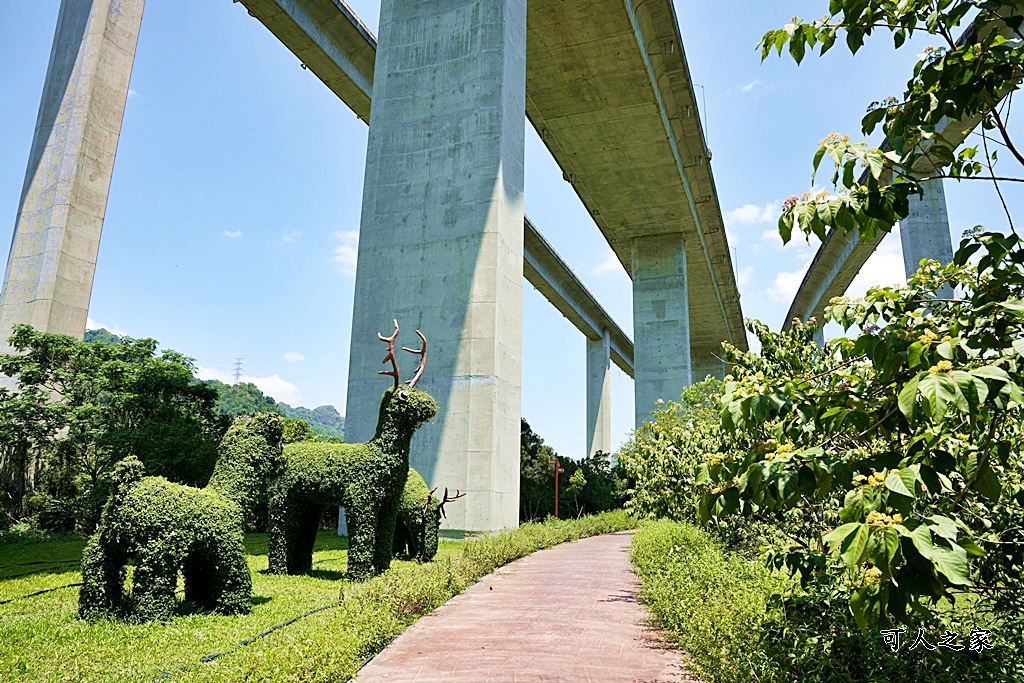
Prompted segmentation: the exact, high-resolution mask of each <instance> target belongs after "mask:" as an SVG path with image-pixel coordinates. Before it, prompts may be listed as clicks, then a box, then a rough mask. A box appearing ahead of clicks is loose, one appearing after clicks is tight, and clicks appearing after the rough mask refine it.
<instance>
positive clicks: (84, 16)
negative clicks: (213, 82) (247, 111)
mask: <svg viewBox="0 0 1024 683" xmlns="http://www.w3.org/2000/svg"><path fill="white" fill-rule="evenodd" d="M144 4H145V0H63V1H62V2H61V6H60V13H59V15H58V17H57V30H56V32H55V33H54V37H53V47H52V49H51V50H50V65H49V68H48V69H47V72H46V83H45V85H44V86H43V96H42V102H41V104H40V105H39V117H38V119H37V121H36V130H35V135H34V137H33V139H32V148H31V151H30V152H29V160H28V170H27V171H26V173H25V184H24V187H23V189H22V192H21V203H20V205H19V207H18V218H17V222H16V223H15V226H14V239H13V242H12V245H11V253H10V256H9V257H8V260H7V271H6V275H5V276H4V285H3V291H2V293H0V353H5V352H7V351H9V347H8V346H7V338H8V337H9V336H10V335H11V330H12V328H13V326H14V325H16V324H18V323H28V324H31V325H32V326H33V327H35V328H36V329H37V330H41V331H44V332H58V333H61V334H69V335H73V336H76V337H78V338H79V339H81V337H82V335H83V334H85V324H86V317H87V316H88V313H89V298H90V296H91V295H92V282H93V275H94V273H95V270H96V255H97V252H98V251H99V246H100V232H101V230H102V228H103V215H104V212H105V211H106V206H107V192H108V190H109V188H110V178H111V174H112V172H113V169H114V155H115V154H116V152H117V142H118V138H119V137H120V133H121V119H122V117H123V116H124V107H125V102H126V100H127V98H128V81H129V79H130V78H131V73H132V64H133V63H134V61H135V45H136V42H137V41H138V37H139V26H140V24H141V22H142V10H143V6H144Z"/></svg>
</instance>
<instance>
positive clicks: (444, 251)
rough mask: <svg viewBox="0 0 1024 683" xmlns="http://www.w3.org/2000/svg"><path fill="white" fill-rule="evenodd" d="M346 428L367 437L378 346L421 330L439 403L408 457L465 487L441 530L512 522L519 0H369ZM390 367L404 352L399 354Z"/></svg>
mask: <svg viewBox="0 0 1024 683" xmlns="http://www.w3.org/2000/svg"><path fill="white" fill-rule="evenodd" d="M372 107H373V108H372V115H371V117H370V132H369V140H368V143H367V153H366V176H365V184H364V189H363V206H362V217H361V222H360V235H359V258H358V264H357V270H356V282H355V305H354V311H353V316H352V346H351V352H350V362H349V379H348V400H347V411H346V412H347V416H346V422H345V430H346V435H345V436H346V440H351V441H353V442H356V441H363V440H366V439H369V438H370V437H372V436H373V431H374V426H375V425H376V422H377V409H378V405H379V403H380V396H381V393H382V392H383V391H384V389H385V388H386V387H387V386H388V382H390V381H391V380H390V378H381V377H377V371H378V370H380V369H381V359H382V358H383V357H384V353H385V346H384V344H382V343H381V342H379V341H378V340H377V337H376V334H377V331H378V330H379V331H381V332H384V333H385V334H386V335H387V334H390V333H391V331H392V324H391V320H392V318H397V319H398V321H399V324H400V325H401V326H402V332H401V335H400V337H399V341H400V342H401V343H403V344H405V345H406V346H410V347H414V348H415V347H418V346H419V340H418V339H417V338H416V336H415V334H414V330H416V329H417V328H419V329H420V330H422V331H423V333H424V334H425V335H426V336H427V339H428V340H429V347H428V349H429V350H428V355H427V365H426V373H425V374H424V375H423V380H422V381H421V382H420V386H421V387H423V388H424V389H426V390H427V391H429V392H430V393H431V394H432V395H433V396H434V397H435V398H436V399H437V402H438V405H439V407H440V412H439V414H438V416H437V417H436V418H434V419H433V420H432V421H431V422H430V423H428V424H426V425H424V426H423V427H422V428H421V429H420V431H419V432H417V434H416V436H415V438H414V440H413V444H412V453H411V464H412V466H413V467H415V468H416V469H417V470H418V471H419V472H420V473H421V474H422V475H423V477H424V478H425V479H426V480H427V483H428V484H429V485H430V486H431V487H433V486H439V487H441V488H442V489H443V488H444V487H448V488H449V489H451V490H452V491H454V490H455V489H460V490H462V491H468V493H469V495H468V496H467V497H466V498H465V499H464V500H463V501H460V504H459V505H455V506H450V509H449V510H448V519H447V528H450V529H454V530H459V531H468V532H477V531H494V530H498V529H502V528H509V527H515V526H517V525H518V520H519V431H520V429H519V420H520V415H521V405H520V403H521V400H520V397H521V383H522V369H521V363H522V360H521V356H522V287H523V156H524V140H525V122H524V117H523V111H525V108H526V0H444V1H439V0H419V1H417V2H410V1H409V0H384V1H383V3H382V4H381V14H380V38H379V40H378V43H377V56H376V65H375V68H374V80H373V105H372ZM398 355H399V356H400V358H399V363H400V365H401V368H402V372H403V379H405V378H407V377H409V376H411V374H412V370H413V367H414V366H415V359H414V358H412V357H410V355H409V354H406V353H402V352H401V351H399V352H398Z"/></svg>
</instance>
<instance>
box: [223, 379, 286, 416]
mask: <svg viewBox="0 0 1024 683" xmlns="http://www.w3.org/2000/svg"><path fill="white" fill-rule="evenodd" d="M203 383H204V384H206V385H207V386H209V387H211V388H213V389H214V390H215V391H216V392H217V410H218V411H219V412H220V413H221V414H222V415H228V416H231V417H238V416H239V415H258V414H260V413H277V414H278V415H284V411H282V410H281V408H280V407H279V405H278V403H277V401H275V400H274V399H273V398H272V397H270V396H267V395H266V394H264V393H263V392H262V391H260V389H259V387H257V386H256V385H255V384H252V383H251V382H239V383H238V384H225V383H224V382H220V381H218V380H215V379H209V380H204V382H203Z"/></svg>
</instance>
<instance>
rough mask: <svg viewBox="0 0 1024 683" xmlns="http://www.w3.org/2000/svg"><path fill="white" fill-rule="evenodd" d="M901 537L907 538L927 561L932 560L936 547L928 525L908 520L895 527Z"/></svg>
mask: <svg viewBox="0 0 1024 683" xmlns="http://www.w3.org/2000/svg"><path fill="white" fill-rule="evenodd" d="M893 528H894V529H896V531H897V532H898V533H899V534H900V535H901V536H906V537H907V538H909V539H910V540H911V542H912V543H913V544H914V547H915V548H917V552H919V553H921V556H922V557H924V559H926V560H931V559H932V551H933V550H934V549H935V545H934V544H933V543H932V532H931V529H929V528H928V525H926V524H922V523H921V522H919V521H918V520H916V519H911V520H908V521H907V522H904V523H903V524H897V525H896V526H894V527H893Z"/></svg>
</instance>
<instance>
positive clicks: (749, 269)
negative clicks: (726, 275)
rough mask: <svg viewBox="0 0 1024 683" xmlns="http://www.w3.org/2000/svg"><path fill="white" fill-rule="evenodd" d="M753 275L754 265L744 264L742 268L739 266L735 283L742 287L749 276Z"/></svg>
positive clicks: (748, 279) (748, 280)
mask: <svg viewBox="0 0 1024 683" xmlns="http://www.w3.org/2000/svg"><path fill="white" fill-rule="evenodd" d="M753 276H754V266H746V267H744V268H740V270H739V272H738V273H736V284H738V285H739V286H740V287H743V286H744V285H746V284H747V283H748V282H750V278H751V277H753Z"/></svg>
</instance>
